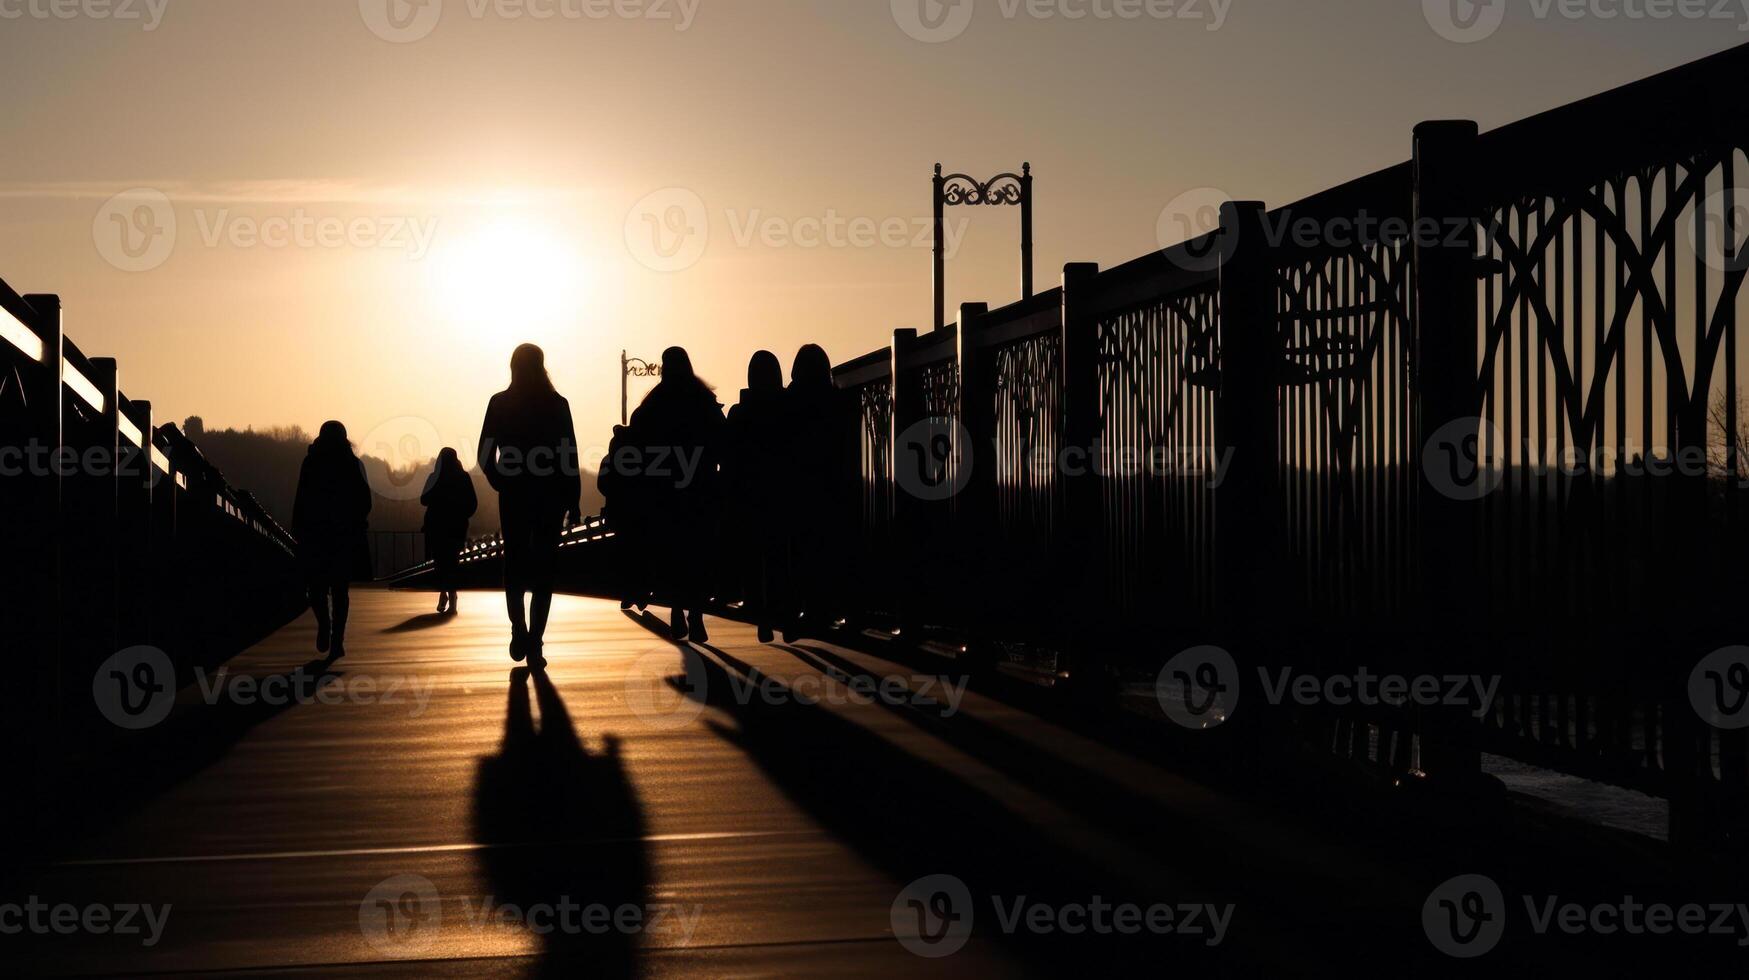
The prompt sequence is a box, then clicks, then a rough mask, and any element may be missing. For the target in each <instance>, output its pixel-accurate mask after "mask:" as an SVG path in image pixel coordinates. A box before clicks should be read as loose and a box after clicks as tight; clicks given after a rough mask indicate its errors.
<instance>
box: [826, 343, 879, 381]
mask: <svg viewBox="0 0 1749 980" xmlns="http://www.w3.org/2000/svg"><path fill="white" fill-rule="evenodd" d="M892 369H893V349H892V348H891V347H882V348H881V349H880V350H877V351H872V352H870V353H867V354H864V355H863V356H861V357H859V358H857V359H856V360H854V361H847V362H845V363H844V364H840V365H839V366H838V367H837V368H836V369H834V370H833V372H832V377H833V381H834V382H836V383H837V385H838V387H840V388H860V387H862V386H863V385H866V384H873V383H874V382H877V381H885V380H887V378H888V375H889V374H890V373H891V371H892Z"/></svg>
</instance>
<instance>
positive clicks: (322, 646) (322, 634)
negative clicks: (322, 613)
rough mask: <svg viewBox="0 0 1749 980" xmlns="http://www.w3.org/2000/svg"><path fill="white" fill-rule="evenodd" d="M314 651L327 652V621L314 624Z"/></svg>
mask: <svg viewBox="0 0 1749 980" xmlns="http://www.w3.org/2000/svg"><path fill="white" fill-rule="evenodd" d="M316 652H317V653H327V652H328V624H327V623H317V624H316Z"/></svg>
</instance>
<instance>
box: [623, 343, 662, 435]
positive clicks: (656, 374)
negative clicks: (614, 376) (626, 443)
mask: <svg viewBox="0 0 1749 980" xmlns="http://www.w3.org/2000/svg"><path fill="white" fill-rule="evenodd" d="M661 376H662V365H661V364H656V363H652V362H650V361H646V360H644V359H643V358H641V357H627V356H626V352H625V351H623V350H622V351H620V352H619V424H620V425H630V424H631V415H630V414H629V411H628V406H629V402H628V401H627V395H626V386H627V381H626V379H627V378H660V377H661Z"/></svg>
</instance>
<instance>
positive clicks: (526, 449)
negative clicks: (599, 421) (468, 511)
mask: <svg viewBox="0 0 1749 980" xmlns="http://www.w3.org/2000/svg"><path fill="white" fill-rule="evenodd" d="M479 466H480V471H481V472H482V473H484V474H485V476H486V482H487V483H489V484H491V485H492V489H494V490H496V491H498V495H499V498H500V500H499V506H500V507H501V508H502V507H504V506H512V507H518V508H524V507H526V508H529V509H531V510H535V511H553V512H557V513H566V512H568V513H570V514H572V515H573V516H575V517H579V518H580V517H582V499H583V470H582V467H581V466H580V465H579V463H578V459H577V430H576V428H575V426H574V425H573V424H572V422H571V403H570V402H568V401H566V400H565V397H564V396H563V395H560V394H559V393H558V392H555V391H551V390H547V391H542V390H539V389H528V390H523V391H516V390H509V391H501V392H499V393H498V394H496V395H493V396H492V401H491V402H490V403H489V404H488V405H487V406H486V421H485V423H484V424H483V425H482V426H481V427H480V452H479Z"/></svg>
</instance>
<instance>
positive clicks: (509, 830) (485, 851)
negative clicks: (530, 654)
mask: <svg viewBox="0 0 1749 980" xmlns="http://www.w3.org/2000/svg"><path fill="white" fill-rule="evenodd" d="M531 682H532V686H533V688H534V699H533V704H532V705H531V703H530V698H529V687H530V686H531ZM536 708H538V709H539V716H538V721H537V718H536V715H535V709H536ZM473 822H474V839H475V840H477V841H479V842H480V843H481V844H482V845H484V846H483V847H482V848H481V849H480V851H479V852H478V853H479V860H480V865H481V871H482V873H483V877H484V878H485V881H486V883H487V888H488V894H489V895H491V896H492V898H491V902H492V903H493V906H494V907H493V908H492V909H491V910H490V911H491V913H492V917H493V920H494V921H498V922H503V921H509V922H511V923H512V925H513V927H516V928H523V929H527V930H528V931H529V932H531V933H533V934H535V935H537V936H538V937H539V939H540V941H541V944H542V949H541V953H540V955H539V958H538V960H537V962H536V963H535V965H534V966H533V968H532V969H531V970H530V971H529V975H530V976H539V977H545V976H558V975H569V974H575V973H577V972H578V971H579V969H580V968H582V967H587V972H588V973H589V975H591V976H606V977H629V976H631V975H633V973H634V969H635V966H636V960H637V953H638V949H639V946H640V944H641V942H642V937H643V933H644V932H645V931H650V932H652V933H654V932H656V931H657V929H658V926H657V924H656V922H655V921H653V920H652V910H651V909H650V905H649V901H648V894H649V887H650V880H649V867H648V856H647V854H646V853H645V846H644V815H643V811H642V807H641V806H640V805H639V803H638V799H637V794H636V792H635V791H634V790H633V788H632V785H631V782H630V781H629V780H628V779H627V777H626V772H625V767H624V765H623V763H622V762H621V759H620V754H619V742H618V739H616V738H614V737H613V736H606V737H604V738H603V740H602V748H601V751H600V752H597V753H591V752H590V751H589V750H588V749H587V748H585V747H584V745H583V743H582V741H581V740H580V739H579V738H578V736H577V732H576V729H575V728H573V726H572V723H571V715H570V712H568V711H567V710H566V708H565V703H564V701H563V700H562V699H561V698H560V697H559V693H558V691H557V690H556V689H555V688H554V687H553V684H552V681H551V680H549V679H548V678H547V676H546V675H545V674H544V673H542V672H540V671H530V670H529V669H528V668H527V667H518V668H516V669H515V670H512V671H511V672H510V704H509V708H508V711H507V714H506V717H505V721H504V742H503V745H502V746H501V747H500V749H499V751H498V754H497V755H493V756H487V757H485V758H483V759H481V760H480V764H479V768H478V771H477V775H476V778H475V783H474V808H473ZM628 910H630V911H628ZM486 918H487V917H486V916H482V917H481V920H482V921H485V920H486ZM488 927H489V928H497V927H498V926H488Z"/></svg>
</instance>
